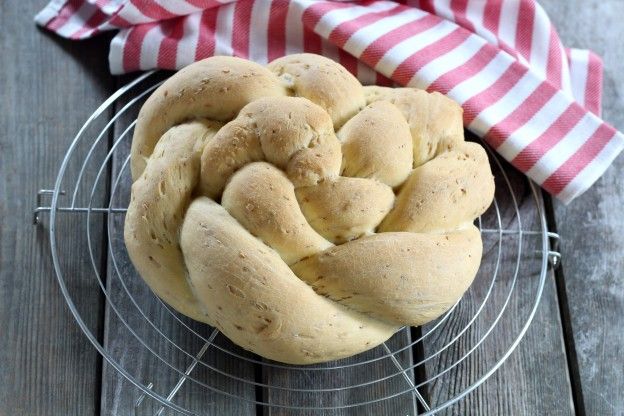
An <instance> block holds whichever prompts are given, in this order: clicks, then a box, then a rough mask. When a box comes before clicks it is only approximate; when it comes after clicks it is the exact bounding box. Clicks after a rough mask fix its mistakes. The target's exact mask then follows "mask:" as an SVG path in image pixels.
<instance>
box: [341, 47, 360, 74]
mask: <svg viewBox="0 0 624 416" xmlns="http://www.w3.org/2000/svg"><path fill="white" fill-rule="evenodd" d="M338 59H339V60H340V65H342V66H344V67H345V68H346V69H347V71H349V72H351V73H352V74H353V75H355V76H357V73H358V68H357V67H358V60H357V59H356V58H354V57H353V55H351V54H350V53H349V52H345V51H344V50H343V49H339V50H338Z"/></svg>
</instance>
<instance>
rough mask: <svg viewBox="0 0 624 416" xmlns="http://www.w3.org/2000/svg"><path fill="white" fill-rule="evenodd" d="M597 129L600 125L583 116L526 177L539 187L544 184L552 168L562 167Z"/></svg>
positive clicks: (588, 115) (589, 115)
mask: <svg viewBox="0 0 624 416" xmlns="http://www.w3.org/2000/svg"><path fill="white" fill-rule="evenodd" d="M598 127H600V124H597V123H596V122H595V120H593V119H592V117H591V114H590V113H587V114H585V115H584V116H583V117H582V118H581V120H580V121H579V122H578V123H576V125H575V126H574V127H573V128H572V130H570V131H569V132H568V134H566V135H565V136H564V137H563V139H561V140H560V141H559V142H558V143H557V144H555V145H554V146H553V147H552V148H550V150H548V151H547V152H546V153H545V154H544V155H542V157H541V158H540V159H539V160H538V161H537V163H536V164H535V165H534V166H533V167H532V168H531V169H529V170H528V171H527V175H529V176H530V177H531V178H532V179H533V180H534V181H535V182H537V183H538V184H539V185H541V184H542V183H544V181H545V180H546V179H548V177H550V175H551V174H552V173H553V169H552V167H553V166H557V167H559V166H561V165H563V163H564V162H565V161H566V160H568V159H569V158H570V156H572V155H573V154H574V153H575V152H576V151H577V150H578V148H579V147H581V146H582V145H583V143H585V142H586V141H587V139H589V138H590V137H591V135H592V134H594V132H595V131H596V130H597V129H598Z"/></svg>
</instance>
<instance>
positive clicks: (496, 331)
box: [423, 166, 574, 415]
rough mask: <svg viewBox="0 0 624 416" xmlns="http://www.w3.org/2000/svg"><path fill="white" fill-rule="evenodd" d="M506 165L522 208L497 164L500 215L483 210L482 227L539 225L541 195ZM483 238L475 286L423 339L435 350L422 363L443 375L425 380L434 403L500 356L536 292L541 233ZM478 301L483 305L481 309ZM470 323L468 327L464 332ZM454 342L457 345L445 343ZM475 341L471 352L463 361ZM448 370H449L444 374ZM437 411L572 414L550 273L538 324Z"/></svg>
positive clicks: (426, 347) (433, 373)
mask: <svg viewBox="0 0 624 416" xmlns="http://www.w3.org/2000/svg"><path fill="white" fill-rule="evenodd" d="M505 171H506V172H507V173H508V176H509V178H510V182H511V184H512V186H511V188H512V189H513V190H514V194H515V195H516V198H517V201H518V205H519V210H518V213H516V210H515V207H514V204H513V199H512V197H511V193H510V191H509V188H508V187H507V185H506V183H505V181H504V180H503V176H502V174H501V172H500V171H499V170H498V169H496V168H495V169H494V174H495V177H496V187H497V190H496V199H497V201H498V208H499V210H500V217H501V221H500V223H499V221H498V219H497V216H496V215H494V214H495V209H494V208H491V209H490V210H489V211H488V212H487V213H486V214H485V215H483V217H482V226H483V227H484V228H486V229H490V230H491V229H499V227H501V226H502V228H503V229H505V230H511V231H514V230H516V231H517V230H519V229H522V230H527V231H539V230H540V229H541V228H540V224H539V217H538V216H537V215H536V214H537V211H536V208H535V207H536V201H535V200H534V197H533V195H532V193H531V192H530V189H529V188H528V184H527V182H526V179H525V178H524V177H523V176H522V175H521V174H519V173H517V172H515V171H514V170H512V169H511V168H509V166H505ZM518 214H519V215H518ZM519 218H520V220H519ZM483 242H484V259H483V262H482V264H481V268H480V270H479V273H478V275H477V277H476V279H475V281H474V283H473V285H472V286H471V288H470V289H469V290H468V292H467V293H466V295H465V297H464V298H463V299H462V301H461V302H460V303H459V304H458V306H457V308H456V310H455V311H454V312H453V314H452V315H450V318H449V319H447V320H446V321H444V323H443V324H442V325H441V326H440V327H439V328H438V329H437V330H436V331H434V332H432V335H431V336H428V337H426V338H425V339H424V341H423V344H424V345H423V349H424V355H425V357H427V358H428V357H431V358H430V359H428V361H427V362H426V364H425V365H426V377H427V379H431V378H434V377H436V376H437V375H438V374H441V376H440V377H439V378H435V380H433V381H432V382H431V383H429V384H428V385H427V387H428V399H429V400H430V401H431V405H432V408H433V407H436V406H438V405H439V404H441V403H444V402H445V401H447V400H449V399H451V398H453V397H455V396H457V395H458V394H460V393H461V392H462V391H464V390H465V389H466V388H468V386H469V385H472V384H474V383H475V382H477V380H478V379H479V378H480V377H482V376H483V375H484V374H485V373H486V372H487V371H488V370H489V369H490V368H492V367H493V366H494V365H495V364H496V362H498V361H499V360H500V359H501V358H502V356H503V354H504V353H505V352H506V351H507V350H508V349H509V348H510V347H511V345H512V343H513V341H514V340H515V339H516V337H517V336H518V334H519V332H520V330H521V328H522V326H523V325H524V323H525V322H526V320H527V319H528V317H529V315H530V312H531V309H532V308H533V304H534V302H535V299H536V296H537V293H538V281H539V276H540V270H541V263H540V261H539V259H540V254H538V253H539V251H540V250H541V246H540V243H541V240H540V237H539V235H531V234H526V235H523V236H522V238H521V237H520V235H519V234H518V233H517V232H515V233H514V232H512V233H510V234H503V235H502V236H500V235H499V234H498V233H484V234H483ZM499 247H500V262H499V263H498V264H497V259H498V258H499ZM516 272H517V278H516V279H514V276H516ZM494 279H495V280H494ZM493 281H494V283H493V284H492V282H493ZM490 287H491V288H492V289H491V293H490V294H489V297H488V291H489V289H490ZM486 299H487V300H486ZM507 299H509V301H508V303H506V302H507ZM481 304H484V305H485V306H484V307H483V308H482V309H481V310H480V312H479V307H480V305H481ZM474 316H476V318H475V319H474V321H472V320H473V317H474ZM497 319H498V321H497ZM471 321H472V322H471ZM434 325H435V323H433V324H429V325H426V326H425V327H424V328H423V331H424V332H425V333H426V332H427V331H430V330H432V327H433V326H434ZM467 325H470V326H469V329H468V330H467V331H466V332H465V333H463V334H461V336H459V335H460V333H461V329H462V328H465V327H466V326H467ZM490 328H493V329H490ZM489 331H491V332H489ZM488 332H489V333H488ZM457 336H459V338H457ZM484 337H485V340H484V341H483V342H482V343H481V341H480V340H481V339H482V338H484ZM449 343H452V345H451V346H450V347H449V348H447V349H445V348H446V347H447V346H448V344H449ZM473 348H476V349H474V352H472V353H471V354H470V355H469V356H468V358H466V359H465V360H463V361H462V358H463V356H464V355H465V354H467V353H468V352H469V351H471V350H472V349H473ZM438 351H441V352H440V353H439V355H436V353H437V352H438ZM447 369H451V370H450V371H448V372H447V373H444V371H446V370H447ZM440 414H449V415H451V414H478V415H489V414H513V415H541V414H548V415H571V414H574V407H573V403H572V391H571V388H570V382H569V378H568V374H567V362H566V356H565V352H564V342H563V338H562V327H561V322H560V318H559V310H558V300H557V296H556V292H555V290H554V281H553V274H552V272H550V271H549V272H548V274H547V279H546V284H545V287H544V292H543V295H542V298H541V301H540V305H539V307H538V309H537V313H536V315H535V318H534V320H533V323H532V325H531V326H530V328H529V330H528V332H527V333H526V335H525V338H524V339H523V340H522V342H521V343H520V344H519V346H518V348H517V349H516V350H515V352H514V353H513V354H512V355H511V356H510V357H509V358H508V359H507V360H506V361H505V363H504V364H503V366H502V367H501V368H500V369H499V370H498V371H497V372H496V373H494V374H493V375H492V376H491V377H490V378H489V379H488V380H487V381H486V382H485V383H484V384H483V385H481V386H480V387H478V388H477V389H476V390H475V391H474V392H472V393H471V394H469V395H468V396H467V397H466V398H465V399H464V400H461V401H459V402H458V403H457V404H456V405H454V406H451V407H450V408H448V409H446V410H444V411H442V412H440Z"/></svg>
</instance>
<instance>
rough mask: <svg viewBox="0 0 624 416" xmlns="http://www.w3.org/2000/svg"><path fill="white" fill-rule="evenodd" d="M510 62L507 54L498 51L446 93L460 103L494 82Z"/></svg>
mask: <svg viewBox="0 0 624 416" xmlns="http://www.w3.org/2000/svg"><path fill="white" fill-rule="evenodd" d="M512 63H513V61H512V60H511V59H509V55H507V54H506V53H504V52H499V53H497V54H496V56H495V57H494V59H492V60H491V61H490V62H489V63H488V64H487V65H486V66H485V67H484V68H483V69H481V71H479V72H478V73H476V74H475V75H474V76H472V77H470V78H468V79H466V80H464V81H462V82H460V83H459V84H457V85H456V86H455V87H453V89H452V90H450V91H449V92H448V94H447V95H448V96H449V97H451V98H452V99H454V100H455V101H457V102H458V103H459V104H460V105H461V104H464V103H465V102H466V101H467V100H469V99H470V98H472V97H473V96H475V95H477V94H479V93H480V92H482V91H484V90H486V89H488V88H489V87H490V86H491V85H492V84H494V83H495V82H496V81H497V80H498V79H499V78H500V77H501V75H503V73H504V72H505V71H506V70H507V68H509V66H511V64H512Z"/></svg>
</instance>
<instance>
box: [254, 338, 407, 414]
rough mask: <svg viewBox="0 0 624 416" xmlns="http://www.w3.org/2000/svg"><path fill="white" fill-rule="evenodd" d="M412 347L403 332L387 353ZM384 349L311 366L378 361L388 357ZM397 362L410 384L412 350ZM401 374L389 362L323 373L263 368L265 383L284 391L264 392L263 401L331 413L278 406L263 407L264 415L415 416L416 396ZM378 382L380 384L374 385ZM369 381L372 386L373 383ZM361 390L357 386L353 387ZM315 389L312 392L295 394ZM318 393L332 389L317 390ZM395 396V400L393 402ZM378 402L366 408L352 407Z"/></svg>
mask: <svg viewBox="0 0 624 416" xmlns="http://www.w3.org/2000/svg"><path fill="white" fill-rule="evenodd" d="M410 343H411V338H410V333H409V331H408V330H406V329H404V330H402V331H399V332H398V333H397V334H395V335H394V336H393V337H392V338H391V339H390V340H388V341H387V342H386V345H387V347H388V348H389V349H390V351H393V352H394V351H397V350H399V349H403V347H405V346H407V345H409V344H410ZM387 355H388V352H387V350H385V349H384V348H383V346H380V347H377V348H375V349H373V350H370V351H367V352H364V353H362V354H359V355H357V356H355V357H352V358H347V359H344V360H340V361H335V362H329V363H325V364H319V365H316V366H313V367H317V368H318V367H321V368H331V367H336V366H340V365H345V364H353V363H362V362H363V361H367V360H372V359H375V358H378V357H382V356H387ZM395 357H396V359H397V362H398V363H399V365H400V366H401V367H402V368H403V369H408V371H406V372H405V373H406V374H407V375H408V376H409V377H410V379H411V380H413V379H414V373H413V371H411V370H409V368H410V367H411V365H412V363H413V359H412V351H411V348H407V349H405V350H403V351H401V352H400V353H398V354H396V355H395ZM400 371H401V370H399V369H398V367H396V365H395V364H394V363H393V362H392V360H391V359H390V358H389V357H387V358H383V359H380V360H376V361H374V362H371V363H366V364H361V365H356V366H351V367H345V368H341V369H332V370H329V369H327V370H322V371H314V370H312V371H305V372H304V371H301V370H290V369H280V368H271V367H268V366H267V367H264V368H263V369H262V372H263V379H264V382H265V383H266V384H267V385H268V386H274V387H285V388H286V389H278V388H268V389H265V391H264V393H263V394H264V395H265V401H267V402H268V403H270V404H274V405H286V406H301V407H309V408H313V407H320V408H332V407H335V408H336V409H334V410H296V409H288V408H280V407H267V409H266V410H265V413H264V414H267V415H271V416H291V415H310V416H312V415H341V416H343V415H344V416H347V415H361V414H371V415H415V414H416V413H417V400H416V397H415V396H414V395H413V394H412V393H411V392H409V389H410V385H409V384H408V382H407V381H406V380H405V378H404V376H403V374H402V373H400V374H399V372H400ZM377 380H381V381H377ZM371 382H372V383H371ZM358 385H362V386H360V387H356V386H358ZM294 389H300V390H306V389H310V390H316V391H313V392H302V391H293V390H294ZM321 389H336V390H331V391H325V392H322V391H319V390H321ZM391 396H394V397H391ZM368 401H376V402H374V403H371V404H369V405H366V406H354V407H348V408H344V409H340V407H345V406H348V405H352V404H361V403H364V402H368Z"/></svg>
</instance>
